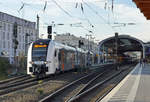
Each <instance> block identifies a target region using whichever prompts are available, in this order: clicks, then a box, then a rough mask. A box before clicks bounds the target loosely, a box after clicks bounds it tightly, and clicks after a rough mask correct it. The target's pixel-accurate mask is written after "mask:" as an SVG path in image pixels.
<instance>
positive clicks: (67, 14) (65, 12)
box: [52, 0, 73, 17]
mask: <svg viewBox="0 0 150 102" xmlns="http://www.w3.org/2000/svg"><path fill="white" fill-rule="evenodd" d="M52 1H53V2H54V3H55V4H56V5H57V7H59V8H60V9H61V10H62V11H63V12H64V13H65V14H67V15H68V16H70V17H73V16H72V15H70V13H68V12H67V11H66V10H65V9H63V8H62V7H61V6H60V5H59V4H58V3H57V2H56V1H55V0H52Z"/></svg>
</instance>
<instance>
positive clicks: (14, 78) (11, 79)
mask: <svg viewBox="0 0 150 102" xmlns="http://www.w3.org/2000/svg"><path fill="white" fill-rule="evenodd" d="M27 76H28V75H20V76H16V77H13V78H9V79H6V80H2V81H0V85H1V84H5V83H9V82H13V81H15V80H18V79H22V78H25V77H27Z"/></svg>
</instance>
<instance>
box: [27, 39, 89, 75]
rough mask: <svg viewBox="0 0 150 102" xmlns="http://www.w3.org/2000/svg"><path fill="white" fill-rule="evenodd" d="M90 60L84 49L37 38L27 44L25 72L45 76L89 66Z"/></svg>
mask: <svg viewBox="0 0 150 102" xmlns="http://www.w3.org/2000/svg"><path fill="white" fill-rule="evenodd" d="M90 56H91V54H90ZM90 60H91V58H90V57H88V51H86V50H83V49H81V48H74V47H71V46H67V45H64V44H61V43H57V42H55V41H54V40H50V39H39V40H36V41H34V42H32V43H31V44H30V45H29V48H28V54H27V74H28V75H31V76H34V77H45V76H47V75H50V74H55V73H59V72H64V71H68V70H75V69H77V68H82V67H86V66H89V65H90V63H91V62H90Z"/></svg>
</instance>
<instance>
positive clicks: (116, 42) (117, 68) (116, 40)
mask: <svg viewBox="0 0 150 102" xmlns="http://www.w3.org/2000/svg"><path fill="white" fill-rule="evenodd" d="M115 47H116V64H117V66H116V70H119V65H118V64H119V62H118V33H117V32H116V33H115Z"/></svg>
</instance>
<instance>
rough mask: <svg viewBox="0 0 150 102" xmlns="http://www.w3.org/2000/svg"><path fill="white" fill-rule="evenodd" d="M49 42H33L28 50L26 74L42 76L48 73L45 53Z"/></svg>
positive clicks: (41, 40) (42, 40)
mask: <svg viewBox="0 0 150 102" xmlns="http://www.w3.org/2000/svg"><path fill="white" fill-rule="evenodd" d="M49 43H50V40H44V39H40V40H37V41H35V42H33V43H32V44H31V45H30V47H29V49H28V56H27V74H30V75H32V76H36V77H39V76H43V75H45V74H46V72H48V67H47V66H46V64H47V63H48V62H47V53H48V46H49Z"/></svg>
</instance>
